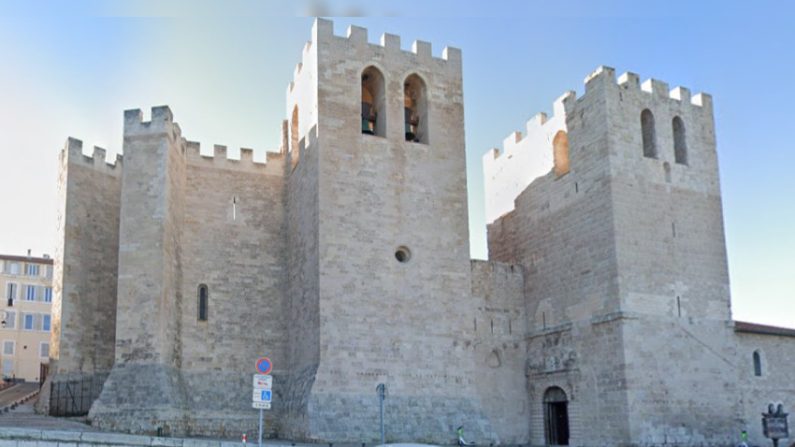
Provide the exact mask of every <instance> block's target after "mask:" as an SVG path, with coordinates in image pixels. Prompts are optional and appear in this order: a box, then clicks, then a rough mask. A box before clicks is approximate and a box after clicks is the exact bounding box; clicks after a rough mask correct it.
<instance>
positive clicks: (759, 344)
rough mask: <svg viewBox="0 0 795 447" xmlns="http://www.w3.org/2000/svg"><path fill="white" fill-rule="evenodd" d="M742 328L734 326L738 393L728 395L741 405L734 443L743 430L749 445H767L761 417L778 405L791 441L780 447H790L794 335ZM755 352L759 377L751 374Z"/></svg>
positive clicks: (794, 410)
mask: <svg viewBox="0 0 795 447" xmlns="http://www.w3.org/2000/svg"><path fill="white" fill-rule="evenodd" d="M741 325H742V323H739V322H738V323H737V331H736V333H735V339H736V343H737V357H736V359H737V360H736V368H737V376H738V377H739V379H740V389H739V390H737V389H733V390H732V393H731V394H732V396H733V397H734V399H736V400H739V401H741V402H742V406H743V408H742V423H740V424H737V426H736V428H735V430H734V432H733V433H732V435H734V436H735V439H737V436H739V435H738V431H739V430H741V429H745V430H747V431H748V443H749V444H750V445H767V444H768V443H770V440H769V439H767V438H765V437H764V436H763V434H762V415H761V414H762V413H765V412H767V407H768V405H769V404H770V403H775V404H779V403H781V404H784V411H786V412H788V413H789V414H790V416H789V426H790V438H789V439H786V440H782V441H780V444H779V445H790V444H792V442H793V440H795V430H793V425H795V417H793V415H794V414H795V369H793V368H792V359H795V331H793V330H783V331H781V330H776V331H775V332H769V331H759V330H758V329H759V325H752V326H756V328H754V329H753V330H749V329H747V326H748V325H747V324H745V326H746V328H744V329H742V330H741V329H740V326H741ZM767 329H771V328H767ZM775 329H778V328H775ZM765 332H768V333H765ZM782 332H784V333H782ZM754 352H758V353H759V356H760V360H761V365H760V366H761V371H760V375H759V376H757V375H755V371H754V360H753V355H754Z"/></svg>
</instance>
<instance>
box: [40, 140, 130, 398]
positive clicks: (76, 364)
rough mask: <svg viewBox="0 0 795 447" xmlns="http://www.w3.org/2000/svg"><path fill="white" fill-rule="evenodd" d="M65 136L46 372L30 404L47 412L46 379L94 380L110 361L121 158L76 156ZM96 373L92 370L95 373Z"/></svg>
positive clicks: (98, 152)
mask: <svg viewBox="0 0 795 447" xmlns="http://www.w3.org/2000/svg"><path fill="white" fill-rule="evenodd" d="M82 147H83V145H82V142H81V141H79V140H76V139H73V138H69V139H68V140H67V142H66V146H65V147H64V149H63V150H62V151H61V153H60V158H59V170H58V200H59V212H58V229H57V245H56V253H55V259H54V275H53V291H54V294H53V295H54V296H53V307H52V341H51V343H50V357H51V358H52V359H53V362H52V363H51V368H52V369H51V372H50V377H49V378H48V383H47V384H46V385H45V387H44V388H43V390H44V391H43V393H42V396H43V397H42V398H41V399H40V403H39V404H38V405H37V407H38V409H39V410H41V411H43V412H47V411H48V404H49V402H48V393H49V389H50V383H51V382H53V381H56V382H57V381H65V380H77V379H84V380H90V379H91V378H92V377H95V375H96V379H97V380H102V378H104V376H105V374H107V373H108V372H109V371H110V369H111V367H112V366H113V359H114V335H115V326H116V280H117V265H118V264H117V259H118V247H119V206H120V191H121V175H122V173H121V171H122V166H121V157H118V158H117V159H116V160H115V164H113V165H110V164H106V160H105V150H104V149H100V148H97V147H95V148H94V152H93V155H92V156H91V157H89V156H86V155H84V154H83V151H82ZM97 374H98V375H97Z"/></svg>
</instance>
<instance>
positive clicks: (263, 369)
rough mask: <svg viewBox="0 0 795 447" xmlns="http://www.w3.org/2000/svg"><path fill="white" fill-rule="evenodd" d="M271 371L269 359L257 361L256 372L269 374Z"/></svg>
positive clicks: (271, 366)
mask: <svg viewBox="0 0 795 447" xmlns="http://www.w3.org/2000/svg"><path fill="white" fill-rule="evenodd" d="M272 369H273V363H271V359H269V358H267V357H260V358H259V359H257V371H259V373H260V374H270V373H271V370H272Z"/></svg>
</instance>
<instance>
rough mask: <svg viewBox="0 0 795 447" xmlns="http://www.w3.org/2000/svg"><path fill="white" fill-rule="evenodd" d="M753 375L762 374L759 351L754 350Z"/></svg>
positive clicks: (758, 375)
mask: <svg viewBox="0 0 795 447" xmlns="http://www.w3.org/2000/svg"><path fill="white" fill-rule="evenodd" d="M754 375H755V376H757V377H760V376H761V375H762V356H760V355H759V351H754Z"/></svg>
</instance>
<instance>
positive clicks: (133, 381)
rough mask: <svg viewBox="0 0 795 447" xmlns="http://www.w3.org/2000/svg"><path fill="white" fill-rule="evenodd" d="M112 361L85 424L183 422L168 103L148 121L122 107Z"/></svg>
mask: <svg viewBox="0 0 795 447" xmlns="http://www.w3.org/2000/svg"><path fill="white" fill-rule="evenodd" d="M124 157H125V171H124V175H123V176H122V199H121V218H120V228H119V276H118V308H117V326H116V362H115V364H114V367H113V370H112V371H111V374H110V376H109V377H108V380H107V381H106V382H105V387H104V388H103V390H102V394H101V395H100V397H99V399H98V400H97V401H96V402H95V403H94V406H93V407H92V408H91V411H90V413H89V417H90V418H91V419H92V422H93V424H95V425H97V426H99V427H101V428H105V429H112V430H123V431H130V432H149V433H152V432H155V431H157V430H158V429H161V430H163V431H165V432H167V433H168V432H177V433H178V432H181V431H182V430H184V429H185V416H186V415H185V409H186V404H185V398H186V396H185V388H184V384H183V382H182V380H181V377H180V375H179V367H180V363H181V359H180V355H179V354H180V345H179V342H180V319H179V318H176V316H177V315H179V314H180V312H181V304H182V293H181V288H180V278H179V276H180V263H181V262H182V259H181V256H180V254H181V253H180V238H179V236H180V234H179V230H178V229H179V226H180V225H181V223H182V211H183V207H182V206H183V190H184V169H185V166H184V164H185V163H184V140H183V139H182V137H181V134H180V130H179V127H178V126H177V125H176V124H174V122H173V117H172V114H171V111H170V110H169V109H168V107H155V108H153V109H152V117H151V121H149V122H142V117H141V112H140V110H131V111H127V112H125V123H124Z"/></svg>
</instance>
